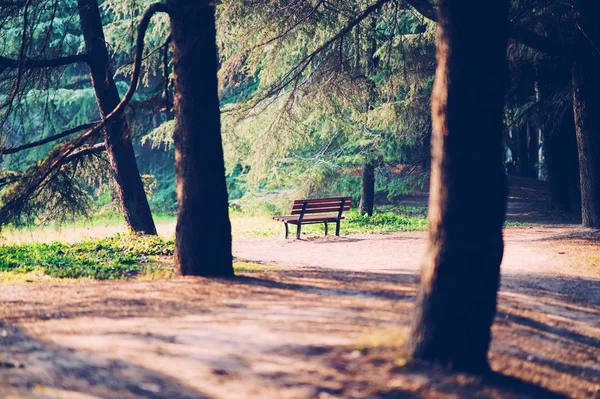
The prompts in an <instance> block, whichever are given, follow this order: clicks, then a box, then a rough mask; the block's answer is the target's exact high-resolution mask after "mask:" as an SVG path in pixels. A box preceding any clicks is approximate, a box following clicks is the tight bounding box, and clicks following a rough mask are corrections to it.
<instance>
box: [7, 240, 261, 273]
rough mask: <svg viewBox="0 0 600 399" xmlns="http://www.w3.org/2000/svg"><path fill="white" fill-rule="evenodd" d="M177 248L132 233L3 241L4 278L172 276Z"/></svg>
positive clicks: (248, 266)
mask: <svg viewBox="0 0 600 399" xmlns="http://www.w3.org/2000/svg"><path fill="white" fill-rule="evenodd" d="M173 250H174V242H173V240H166V239H163V238H161V237H149V236H141V237H138V236H130V235H116V236H113V237H110V238H103V239H95V240H85V241H81V242H77V243H64V242H51V243H27V244H11V245H0V282H42V281H51V280H55V279H94V280H115V279H127V278H137V279H142V280H156V279H164V278H171V277H173V276H174V275H175V270H174V268H173ZM234 268H235V271H236V272H256V271H263V270H265V268H264V266H262V265H260V264H257V263H251V262H247V261H236V262H234Z"/></svg>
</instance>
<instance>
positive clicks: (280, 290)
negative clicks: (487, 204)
mask: <svg viewBox="0 0 600 399" xmlns="http://www.w3.org/2000/svg"><path fill="white" fill-rule="evenodd" d="M597 239H598V234H597V233H596V232H593V231H585V230H580V229H576V228H574V227H526V228H509V229H507V230H506V255H505V260H504V263H503V267H502V275H503V281H502V288H501V292H500V298H499V309H498V314H497V317H496V323H495V325H494V330H493V333H494V338H493V344H492V348H491V352H490V360H491V365H492V368H493V369H494V370H495V371H496V372H497V373H496V374H494V375H492V376H490V377H486V378H479V377H472V376H468V375H462V374H458V375H457V374H450V373H447V372H446V371H445V370H438V369H433V370H432V369H430V368H428V367H426V366H423V365H421V366H419V365H410V366H405V363H406V359H405V358H404V357H403V354H402V345H403V343H404V342H405V340H406V331H407V328H408V326H409V323H410V317H411V312H412V308H413V306H414V298H415V292H416V288H417V280H418V267H419V262H420V259H421V257H422V255H423V252H424V245H425V234H424V233H406V234H390V235H362V236H351V237H340V238H335V237H329V238H323V237H320V238H310V239H306V240H300V241H296V240H288V241H285V240H283V239H273V238H270V239H254V240H245V241H235V242H234V252H235V255H236V256H237V257H238V258H240V259H247V260H251V261H254V262H261V263H262V264H263V265H264V270H260V271H256V272H246V273H242V274H241V276H239V277H236V278H234V279H230V280H226V279H223V280H208V279H195V278H179V279H172V280H161V281H129V282H128V281H119V282H71V283H46V284H41V283H21V284H13V285H4V286H3V287H2V290H1V291H0V301H1V302H2V307H1V308H0V319H1V320H2V321H1V322H0V397H1V398H7V399H8V398H65V399H83V398H85V399H90V398H127V399H129V398H170V399H184V398H228V399H229V398H319V399H332V398H381V399H383V398H412V397H417V398H470V397H477V398H546V397H547V398H562V397H573V398H600V350H599V349H600V279H599V278H598V275H600V265H599V263H598V260H599V259H600V249H599V248H598V247H599V246H598V245H597V242H596V241H594V240H597Z"/></svg>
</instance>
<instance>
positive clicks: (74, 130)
mask: <svg viewBox="0 0 600 399" xmlns="http://www.w3.org/2000/svg"><path fill="white" fill-rule="evenodd" d="M99 123H100V122H92V123H86V124H84V125H79V126H76V127H74V128H71V129H68V130H65V131H64V132H61V133H58V134H55V135H53V136H49V137H46V138H43V139H41V140H38V141H34V142H32V143H27V144H23V145H20V146H17V147H10V148H4V149H0V155H8V154H14V153H17V152H21V151H23V150H28V149H30V148H34V147H39V146H41V145H44V144H48V143H51V142H53V141H56V140H60V139H62V138H63V137H67V136H70V135H72V134H74V133H77V132H79V131H81V130H86V129H91V128H93V127H95V126H96V125H97V124H99Z"/></svg>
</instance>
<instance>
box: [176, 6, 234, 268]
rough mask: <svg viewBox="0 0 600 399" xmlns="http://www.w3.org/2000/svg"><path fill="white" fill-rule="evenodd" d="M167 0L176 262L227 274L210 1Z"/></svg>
mask: <svg viewBox="0 0 600 399" xmlns="http://www.w3.org/2000/svg"><path fill="white" fill-rule="evenodd" d="M168 4H169V6H170V16H171V36H172V46H173V62H174V72H175V93H176V94H175V114H176V117H177V127H176V130H175V137H174V139H175V169H176V177H177V200H178V215H177V228H176V238H175V265H176V267H177V270H179V272H180V273H181V274H182V275H195V276H231V275H233V267H232V256H231V226H230V223H229V213H228V212H229V210H228V198H227V185H226V182H225V165H224V161H223V147H222V143H221V125H220V111H219V97H218V91H217V47H216V31H215V9H214V3H212V2H210V1H209V0H170V1H169V3H168Z"/></svg>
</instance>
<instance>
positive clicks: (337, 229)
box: [335, 222, 340, 236]
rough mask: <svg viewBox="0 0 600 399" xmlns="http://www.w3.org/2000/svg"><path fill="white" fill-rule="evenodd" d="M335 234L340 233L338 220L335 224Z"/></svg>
mask: <svg viewBox="0 0 600 399" xmlns="http://www.w3.org/2000/svg"><path fill="white" fill-rule="evenodd" d="M335 235H336V236H339V235H340V222H337V223H336V224H335Z"/></svg>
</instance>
